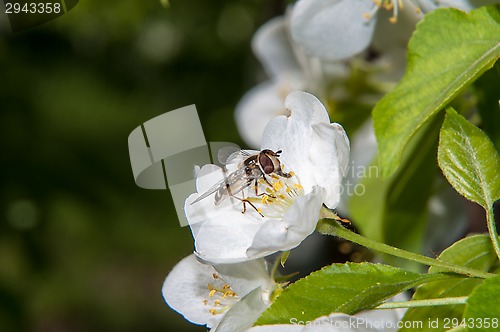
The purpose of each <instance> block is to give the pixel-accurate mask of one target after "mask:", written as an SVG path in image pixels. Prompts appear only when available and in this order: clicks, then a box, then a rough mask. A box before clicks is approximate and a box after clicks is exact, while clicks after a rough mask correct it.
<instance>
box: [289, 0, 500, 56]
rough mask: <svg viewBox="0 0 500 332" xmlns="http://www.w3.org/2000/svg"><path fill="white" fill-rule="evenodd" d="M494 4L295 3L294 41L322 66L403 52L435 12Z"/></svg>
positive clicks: (428, 0)
mask: <svg viewBox="0 0 500 332" xmlns="http://www.w3.org/2000/svg"><path fill="white" fill-rule="evenodd" d="M498 2H499V1H498V0H458V1H454V0H376V1H374V0H299V1H298V2H297V3H296V5H295V6H294V8H293V12H292V17H291V32H292V37H293V40H294V41H295V42H296V43H298V44H299V45H301V46H302V47H303V49H304V51H305V52H306V53H307V54H309V55H313V56H318V57H319V58H321V59H324V60H333V61H337V60H342V59H347V58H350V57H352V56H354V55H356V54H359V53H360V52H362V51H364V50H365V49H367V48H368V46H370V45H371V46H372V47H373V48H374V49H375V50H376V51H378V52H381V51H383V52H389V53H390V52H391V51H392V49H395V50H398V49H401V48H402V49H405V48H406V45H407V43H408V40H409V38H410V37H411V34H412V33H413V30H414V29H415V25H416V23H417V21H418V20H420V19H421V18H422V17H423V15H422V12H424V13H427V12H430V11H432V10H434V9H437V8H444V7H452V8H457V9H461V10H465V11H467V10H470V9H473V8H477V7H479V6H481V5H486V4H491V3H498Z"/></svg>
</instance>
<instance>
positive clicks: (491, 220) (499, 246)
mask: <svg viewBox="0 0 500 332" xmlns="http://www.w3.org/2000/svg"><path fill="white" fill-rule="evenodd" d="M486 224H487V225H488V233H490V238H491V243H492V244H493V248H494V249H495V252H496V253H497V257H498V259H500V243H499V242H498V233H497V227H496V225H495V215H494V213H493V206H491V208H489V209H486Z"/></svg>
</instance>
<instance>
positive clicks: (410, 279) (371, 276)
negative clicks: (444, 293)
mask: <svg viewBox="0 0 500 332" xmlns="http://www.w3.org/2000/svg"><path fill="white" fill-rule="evenodd" d="M454 278H455V277H450V276H448V275H444V274H431V275H429V274H419V273H413V272H408V271H404V270H401V269H398V268H395V267H392V266H388V265H381V264H372V263H359V264H355V263H346V264H333V265H330V266H327V267H325V268H323V269H321V270H319V271H316V272H313V273H311V274H310V275H309V276H307V277H305V278H303V279H300V280H298V281H297V282H295V283H293V284H292V285H290V286H289V287H288V288H286V289H285V290H284V291H283V293H281V295H280V296H279V297H278V298H277V299H276V301H274V303H273V304H272V305H271V307H269V309H267V310H266V311H265V312H264V313H263V314H262V316H261V317H260V318H259V319H258V320H257V323H256V325H267V324H288V323H290V319H291V318H297V319H300V320H311V321H312V320H314V319H316V318H318V317H321V316H324V315H328V314H330V313H332V312H344V313H347V314H354V313H356V312H358V311H361V310H364V309H367V308H372V307H374V306H376V305H378V304H380V303H381V302H382V301H383V300H385V299H387V298H389V297H391V296H393V295H396V294H398V293H400V292H402V291H404V290H406V289H409V288H412V287H415V286H417V285H420V284H422V283H425V282H429V281H432V280H442V279H452V280H453V279H454Z"/></svg>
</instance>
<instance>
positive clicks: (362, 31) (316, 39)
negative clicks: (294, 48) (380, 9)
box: [291, 0, 376, 61]
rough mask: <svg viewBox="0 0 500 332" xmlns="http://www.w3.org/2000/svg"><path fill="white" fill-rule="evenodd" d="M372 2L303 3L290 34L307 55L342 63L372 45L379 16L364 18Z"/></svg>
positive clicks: (334, 0)
mask: <svg viewBox="0 0 500 332" xmlns="http://www.w3.org/2000/svg"><path fill="white" fill-rule="evenodd" d="M373 6H374V4H373V2H372V1H371V0H358V1H352V0H301V1H298V2H297V3H296V4H295V7H294V8H293V11H292V18H291V32H292V37H293V40H294V41H295V42H297V43H298V44H300V45H301V46H303V47H304V49H305V50H306V52H307V53H309V54H311V55H314V56H318V57H320V58H322V59H325V60H331V61H334V60H342V59H346V58H349V57H351V56H353V55H355V54H357V53H359V52H361V51H363V50H364V49H365V48H366V47H367V46H368V45H369V43H370V42H371V40H372V35H373V31H374V28H375V22H376V16H375V17H372V18H371V19H368V20H367V19H365V18H364V17H363V14H366V13H368V12H370V10H371V9H372V8H373Z"/></svg>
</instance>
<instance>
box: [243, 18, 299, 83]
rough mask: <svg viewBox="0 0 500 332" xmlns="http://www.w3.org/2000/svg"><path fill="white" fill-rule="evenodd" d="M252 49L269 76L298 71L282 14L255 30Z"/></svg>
mask: <svg viewBox="0 0 500 332" xmlns="http://www.w3.org/2000/svg"><path fill="white" fill-rule="evenodd" d="M252 49H253V52H254V53H255V55H256V56H257V58H258V59H259V60H260V62H261V63H262V65H263V66H264V69H265V70H266V72H267V74H268V75H269V76H270V77H273V76H279V75H280V74H282V73H284V72H290V71H300V67H299V64H298V63H297V60H296V59H295V56H294V52H293V49H292V45H291V43H290V39H289V36H288V30H287V26H286V21H285V18H284V17H283V16H280V17H276V18H274V19H272V20H270V21H268V22H267V23H266V24H264V25H263V26H262V27H260V28H259V30H257V32H256V33H255V35H254V37H253V39H252Z"/></svg>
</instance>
